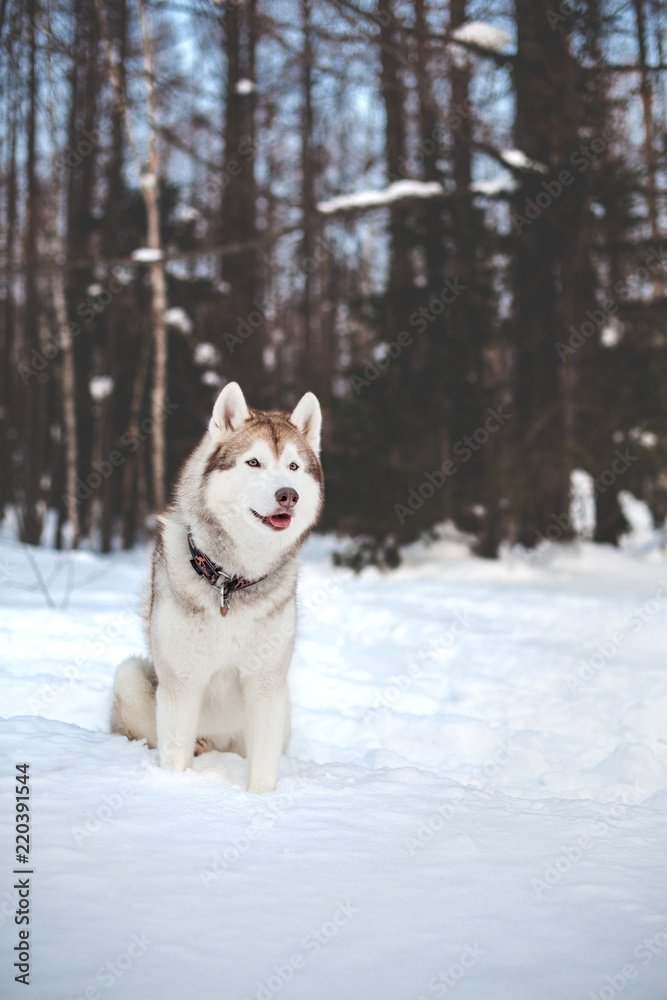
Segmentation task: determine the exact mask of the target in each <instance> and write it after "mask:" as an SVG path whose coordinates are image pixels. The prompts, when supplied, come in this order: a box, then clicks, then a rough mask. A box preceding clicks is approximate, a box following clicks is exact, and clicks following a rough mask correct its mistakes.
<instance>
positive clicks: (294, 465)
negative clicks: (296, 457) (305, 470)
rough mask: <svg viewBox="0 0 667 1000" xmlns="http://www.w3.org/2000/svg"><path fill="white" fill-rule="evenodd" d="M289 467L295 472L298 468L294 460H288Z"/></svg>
mask: <svg viewBox="0 0 667 1000" xmlns="http://www.w3.org/2000/svg"><path fill="white" fill-rule="evenodd" d="M289 467H290V469H291V470H292V472H296V470H297V469H298V468H299V466H298V465H297V464H296V462H290V464H289Z"/></svg>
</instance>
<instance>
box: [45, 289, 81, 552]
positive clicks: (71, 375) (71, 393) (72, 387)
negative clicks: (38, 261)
mask: <svg viewBox="0 0 667 1000" xmlns="http://www.w3.org/2000/svg"><path fill="white" fill-rule="evenodd" d="M52 290H53V292H52V293H53V304H54V308H55V313H56V321H57V323H58V330H59V335H60V348H61V351H62V369H61V370H62V375H61V378H62V393H63V418H64V423H65V492H66V495H67V519H68V521H69V522H70V524H71V526H72V548H73V549H75V548H77V546H78V544H79V535H80V532H81V525H80V522H79V505H78V502H77V499H76V476H77V470H78V467H79V451H78V438H77V421H76V379H75V372H74V354H73V351H72V334H71V333H70V328H69V321H68V318H67V299H66V297H65V281H64V276H63V272H62V271H57V272H56V273H55V274H54V276H53V279H52Z"/></svg>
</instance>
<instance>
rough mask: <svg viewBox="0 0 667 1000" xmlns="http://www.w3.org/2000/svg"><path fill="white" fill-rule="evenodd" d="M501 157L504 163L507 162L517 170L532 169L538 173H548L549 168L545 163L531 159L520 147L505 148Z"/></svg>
mask: <svg viewBox="0 0 667 1000" xmlns="http://www.w3.org/2000/svg"><path fill="white" fill-rule="evenodd" d="M500 159H501V160H502V161H503V163H506V164H507V166H508V167H515V168H516V169H517V170H524V171H526V172H529V171H532V172H533V173H538V174H548V173H549V168H548V167H546V166H545V165H544V164H543V163H539V162H538V161H537V160H531V158H530V157H529V156H526V154H525V153H524V152H523V151H522V150H520V149H503V151H502V152H501V154H500Z"/></svg>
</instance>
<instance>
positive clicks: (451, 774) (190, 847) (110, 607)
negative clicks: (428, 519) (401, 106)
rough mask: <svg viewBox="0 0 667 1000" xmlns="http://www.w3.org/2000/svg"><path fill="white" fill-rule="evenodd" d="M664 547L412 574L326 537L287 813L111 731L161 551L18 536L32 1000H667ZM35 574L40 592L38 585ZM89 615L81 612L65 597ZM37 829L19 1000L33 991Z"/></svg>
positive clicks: (297, 668) (8, 626)
mask: <svg viewBox="0 0 667 1000" xmlns="http://www.w3.org/2000/svg"><path fill="white" fill-rule="evenodd" d="M658 543H659V539H658V538H657V536H655V537H654V536H652V535H651V534H650V532H645V533H644V537H643V538H642V539H638V538H637V537H635V539H634V540H633V541H632V542H630V541H628V543H627V544H626V545H625V547H624V548H623V549H622V550H621V551H617V550H612V549H611V548H607V547H605V546H593V545H592V544H589V543H587V542H583V543H580V544H579V545H578V546H575V547H572V548H564V547H562V546H551V547H550V548H546V549H543V550H541V551H540V552H537V553H533V554H531V555H527V554H525V553H522V552H518V553H517V552H516V551H514V552H505V553H504V554H503V557H502V558H501V560H500V561H499V562H487V561H482V560H479V559H476V558H473V557H471V556H470V555H469V553H468V549H467V547H466V546H465V545H464V544H463V543H462V542H461V541H456V540H452V539H451V538H449V539H448V538H446V537H445V538H442V539H440V540H438V541H436V542H434V543H432V544H430V545H428V546H426V545H423V544H418V545H415V546H413V547H411V548H409V549H408V550H406V553H405V561H404V564H403V565H402V567H401V568H400V569H399V570H397V571H396V572H394V573H392V574H390V575H385V574H382V573H381V572H380V571H378V570H375V569H367V570H365V571H364V572H363V573H362V574H361V575H360V576H358V577H355V576H353V575H352V573H351V571H349V570H347V569H334V568H332V567H331V560H330V553H331V549H332V546H333V544H334V543H333V541H332V540H331V539H328V538H322V537H318V538H315V539H314V540H312V541H311V543H310V544H309V546H308V548H307V550H306V552H305V556H304V560H303V571H302V576H301V581H300V600H301V612H300V618H301V624H300V633H299V642H298V648H297V654H296V657H295V662H294V665H293V671H292V675H291V689H292V701H293V707H294V719H293V721H294V735H293V739H292V743H291V745H290V752H289V755H288V756H287V757H284V758H283V759H282V763H281V771H280V775H281V776H280V780H279V784H278V788H277V790H276V791H275V792H273V793H269V794H266V795H264V796H261V797H255V796H250V795H249V794H248V793H246V792H245V791H243V790H242V788H241V786H242V784H243V781H244V775H245V762H244V761H242V760H241V759H240V758H238V757H236V756H234V755H232V754H217V753H211V754H207V755H205V756H203V757H202V758H199V759H198V760H197V761H196V762H195V767H194V770H192V771H188V772H187V773H185V774H171V773H166V772H165V771H162V770H160V769H159V768H158V767H157V761H156V753H155V752H154V751H150V750H148V749H147V748H146V747H145V746H143V745H139V744H137V743H129V742H128V741H127V740H126V739H125V738H124V737H120V736H111V735H110V734H109V732H108V713H109V707H110V692H111V686H112V678H113V673H114V669H115V666H116V665H117V663H118V662H119V661H120V660H121V659H122V658H123V657H125V656H127V655H128V654H130V653H132V652H134V651H137V650H139V649H141V648H142V645H143V640H142V634H141V627H140V622H139V618H138V616H137V613H136V612H137V607H138V596H139V591H140V585H141V579H142V575H143V573H144V572H145V570H146V566H147V561H148V553H147V551H144V550H140V551H134V552H130V553H120V554H113V555H110V556H98V555H93V554H91V553H87V552H75V553H69V554H67V555H65V554H63V553H58V552H55V551H49V550H45V549H39V550H33V557H34V558H35V560H36V562H37V565H38V569H39V572H40V573H41V575H42V577H43V580H44V583H45V584H46V585H47V586H48V589H49V592H50V594H51V598H52V601H53V603H54V604H56V607H55V608H50V607H48V606H47V602H46V600H45V599H44V597H43V595H42V594H40V593H38V592H36V591H35V589H34V588H35V586H36V582H35V581H36V578H35V576H34V572H33V570H32V569H31V567H30V564H29V562H28V559H27V556H26V550H25V548H24V547H23V546H21V545H19V544H18V543H15V542H13V541H11V539H9V538H5V539H4V541H3V544H2V547H1V549H0V571H1V573H2V578H3V584H4V585H3V586H2V588H1V589H0V594H1V596H2V602H3V607H2V616H1V619H0V622H1V639H2V641H1V645H0V649H1V654H0V684H1V686H0V692H1V705H2V715H3V716H4V719H3V720H2V722H1V723H0V748H1V753H2V774H3V778H2V783H1V785H0V801H1V803H2V815H3V816H4V817H10V818H11V817H12V816H13V788H14V786H13V780H12V774H13V771H14V766H15V764H16V763H18V762H22V761H27V762H29V763H30V768H31V776H32V831H33V832H32V837H33V866H34V870H35V874H34V876H33V894H32V907H33V909H32V923H31V931H32V934H31V943H32V948H33V959H32V984H31V986H30V992H29V993H28V994H27V995H29V996H30V997H32V998H33V1000H61V998H62V1000H67V998H73V1000H74V998H80V997H86V998H88V1000H97V998H103V1000H107V998H108V1000H113V998H121V997H122V998H123V1000H135V998H136V1000H157V998H158V997H160V998H167V1000H172V998H173V1000H182V998H184V997H187V996H192V995H200V996H203V997H205V998H216V1000H244V998H253V1000H255V998H257V1000H267V998H271V997H274V996H277V995H278V994H280V995H281V996H282V995H284V996H285V997H289V998H293V1000H339V998H341V997H343V996H349V997H351V998H353V1000H362V998H363V1000H366V998H373V1000H375V998H382V1000H418V998H424V997H426V998H433V997H440V996H450V995H451V996H456V997H457V998H461V1000H465V998H468V1000H489V998H493V1000H535V998H538V997H539V998H553V1000H565V998H568V1000H569V998H578V997H581V998H582V1000H590V998H594V997H598V998H600V1000H611V998H613V997H614V996H616V995H617V994H619V993H623V996H624V998H628V1000H630V998H632V1000H662V998H664V997H665V996H667V986H666V985H665V984H667V893H666V884H665V874H664V872H665V864H664V858H665V843H666V839H665V838H666V834H667V771H666V768H665V764H666V762H667V744H666V741H667V673H666V672H665V642H664V639H665V609H666V608H667V562H666V560H665V555H664V551H663V550H662V549H661V548H660V545H659V544H658ZM19 582H23V583H24V584H25V585H26V587H29V588H32V589H20V588H18V587H17V586H16V584H17V583H19ZM61 602H62V603H65V604H66V605H67V606H66V607H63V608H59V607H58V605H59V604H60V603H61ZM13 836H14V832H13V821H12V822H11V823H7V822H5V823H3V827H2V847H1V850H2V858H3V864H2V870H1V878H2V884H1V885H0V899H1V906H0V910H1V914H0V925H1V927H0V933H1V934H2V939H3V945H2V953H3V961H2V972H1V977H2V980H1V986H0V992H1V993H2V996H3V997H4V996H7V997H14V996H22V995H23V987H22V986H21V985H20V984H16V983H14V982H13V973H12V970H11V969H10V968H9V967H8V965H9V963H8V962H7V960H6V956H7V953H8V951H9V950H10V948H11V947H13V945H14V944H15V943H16V940H15V939H16V928H15V926H14V923H13V911H14V909H15V905H16V897H15V892H14V891H13V890H12V881H13V876H12V874H11V871H12V869H13V867H14V863H13Z"/></svg>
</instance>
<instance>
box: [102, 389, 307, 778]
mask: <svg viewBox="0 0 667 1000" xmlns="http://www.w3.org/2000/svg"><path fill="white" fill-rule="evenodd" d="M321 423H322V414H321V412H320V405H319V403H318V401H317V399H316V397H315V396H314V395H313V394H312V392H307V393H306V395H305V396H303V398H302V399H301V401H300V402H299V403H298V405H297V406H296V409H295V410H294V412H293V413H292V414H291V415H290V414H287V413H283V412H281V411H277V410H275V411H271V412H263V411H261V410H253V409H249V408H248V406H247V405H246V401H245V399H244V396H243V393H242V392H241V389H240V388H239V386H238V385H237V383H236V382H230V383H229V384H228V385H226V386H225V387H224V389H223V390H222V392H221V393H220V395H219V396H218V399H217V401H216V403H215V406H214V408H213V415H212V417H211V421H210V423H209V427H208V431H207V433H206V434H205V435H204V437H203V439H202V441H201V442H200V443H199V445H198V446H197V447H196V448H195V450H194V451H193V452H192V454H191V455H190V457H189V458H188V459H186V461H185V464H184V465H183V468H182V470H181V473H180V476H179V478H178V481H177V484H176V487H175V491H174V499H173V502H172V503H171V504H170V505H169V506H168V507H167V508H166V510H165V511H164V512H163V513H162V514H161V515H159V518H158V522H159V531H158V535H157V539H156V543H155V550H154V553H153V567H152V574H151V579H150V581H149V582H148V586H147V588H146V592H145V596H144V609H143V614H144V619H145V623H146V632H147V637H148V644H149V649H150V653H151V660H152V662H149V661H148V660H144V659H140V658H137V657H133V658H131V659H129V660H125V662H124V663H121V665H120V666H119V667H118V669H117V671H116V678H115V683H114V696H115V697H114V703H113V708H112V713H111V730H112V732H114V733H121V734H123V735H125V736H127V737H128V739H135V740H136V739H145V740H146V741H147V742H148V745H149V746H150V747H155V746H157V747H158V749H159V752H160V764H161V765H162V767H166V768H169V769H171V770H173V771H184V770H185V769H186V768H187V767H190V765H191V763H192V757H193V753H195V752H196V751H198V752H203V751H204V750H223V751H225V750H229V751H233V752H234V753H238V754H241V755H242V756H244V757H247V759H248V791H250V792H266V791H270V790H272V789H274V788H275V787H276V776H277V771H278V761H279V758H280V754H281V752H284V751H285V750H286V748H287V744H288V742H289V738H290V713H289V702H288V693H287V671H288V669H289V665H290V661H291V659H292V652H293V649H294V639H295V631H296V582H297V572H298V563H297V559H296V554H297V552H298V550H299V549H300V548H301V546H302V545H303V543H304V541H305V540H306V538H307V537H308V534H309V533H310V531H311V529H312V528H313V526H314V525H315V523H316V521H317V519H318V517H319V515H320V512H321V509H322V502H323V483H322V468H321V466H320V461H319V457H318V456H319V450H320V428H321Z"/></svg>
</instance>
